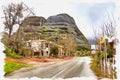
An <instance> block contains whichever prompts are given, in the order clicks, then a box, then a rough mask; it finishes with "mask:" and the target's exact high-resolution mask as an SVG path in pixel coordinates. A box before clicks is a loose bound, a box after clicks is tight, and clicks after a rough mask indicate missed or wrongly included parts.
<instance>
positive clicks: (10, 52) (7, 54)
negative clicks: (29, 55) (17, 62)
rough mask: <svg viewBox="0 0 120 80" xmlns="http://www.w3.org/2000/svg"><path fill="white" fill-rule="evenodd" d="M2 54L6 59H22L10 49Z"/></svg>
mask: <svg viewBox="0 0 120 80" xmlns="http://www.w3.org/2000/svg"><path fill="white" fill-rule="evenodd" d="M4 53H5V54H6V56H7V57H11V58H23V56H21V55H18V54H16V53H15V52H14V51H13V50H12V49H10V48H7V49H6V50H5V51H4Z"/></svg>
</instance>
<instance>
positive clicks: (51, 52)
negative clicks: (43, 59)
mask: <svg viewBox="0 0 120 80" xmlns="http://www.w3.org/2000/svg"><path fill="white" fill-rule="evenodd" d="M50 55H53V56H55V57H57V55H58V48H57V47H56V46H54V47H51V51H50Z"/></svg>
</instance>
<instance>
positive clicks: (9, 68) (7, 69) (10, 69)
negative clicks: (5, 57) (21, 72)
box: [4, 62, 32, 75]
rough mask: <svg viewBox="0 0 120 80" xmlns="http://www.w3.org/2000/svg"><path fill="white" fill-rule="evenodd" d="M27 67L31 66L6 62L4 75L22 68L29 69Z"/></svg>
mask: <svg viewBox="0 0 120 80" xmlns="http://www.w3.org/2000/svg"><path fill="white" fill-rule="evenodd" d="M29 66H32V65H30V64H25V63H20V62H6V63H5V65H4V71H5V75H6V74H8V73H10V72H13V71H15V70H18V69H20V68H22V67H29Z"/></svg>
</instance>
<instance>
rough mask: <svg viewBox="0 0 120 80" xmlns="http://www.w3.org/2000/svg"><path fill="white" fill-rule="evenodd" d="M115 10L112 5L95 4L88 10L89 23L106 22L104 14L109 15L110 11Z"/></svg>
mask: <svg viewBox="0 0 120 80" xmlns="http://www.w3.org/2000/svg"><path fill="white" fill-rule="evenodd" d="M114 9H115V4H114V3H99V4H95V5H93V6H92V7H90V8H89V10H88V19H89V21H90V22H91V23H93V24H94V23H97V22H101V20H102V21H104V20H106V18H107V16H106V13H107V12H108V13H111V12H110V11H111V10H112V12H113V10H114Z"/></svg>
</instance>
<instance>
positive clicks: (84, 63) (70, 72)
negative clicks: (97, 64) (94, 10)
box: [6, 57, 96, 79]
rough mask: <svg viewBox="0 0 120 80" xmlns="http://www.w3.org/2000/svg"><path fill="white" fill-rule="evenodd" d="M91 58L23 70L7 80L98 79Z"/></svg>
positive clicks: (11, 75)
mask: <svg viewBox="0 0 120 80" xmlns="http://www.w3.org/2000/svg"><path fill="white" fill-rule="evenodd" d="M89 60H90V58H89V57H82V58H80V57H79V58H74V59H71V60H67V61H62V62H57V63H49V64H47V65H44V66H43V65H42V66H41V64H38V65H36V66H35V67H32V68H23V69H20V70H18V71H15V72H13V73H11V74H9V75H8V76H6V77H7V78H25V77H39V78H52V79H56V78H64V79H65V78H72V77H91V76H92V77H96V76H95V75H94V73H93V72H92V70H91V69H90V66H89Z"/></svg>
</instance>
